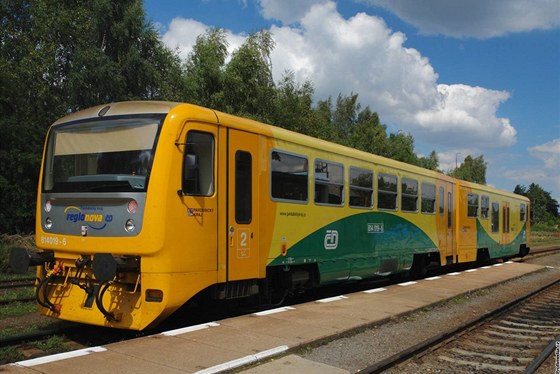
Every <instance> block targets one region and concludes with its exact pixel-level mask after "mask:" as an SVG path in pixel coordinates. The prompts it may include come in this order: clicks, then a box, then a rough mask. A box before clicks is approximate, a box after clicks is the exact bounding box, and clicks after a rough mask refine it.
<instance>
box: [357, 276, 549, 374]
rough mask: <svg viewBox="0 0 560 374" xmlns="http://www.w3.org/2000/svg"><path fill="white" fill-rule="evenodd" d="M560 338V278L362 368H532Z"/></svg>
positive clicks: (490, 370)
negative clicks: (456, 326)
mask: <svg viewBox="0 0 560 374" xmlns="http://www.w3.org/2000/svg"><path fill="white" fill-rule="evenodd" d="M557 341H560V280H556V281H554V282H552V283H550V284H548V285H546V286H544V287H542V288H540V289H538V290H536V291H534V292H531V293H530V294H529V295H526V296H523V297H521V298H519V299H517V300H514V301H512V302H511V303H508V304H506V305H504V306H503V307H501V308H498V309H496V310H494V311H490V312H488V313H486V314H485V315H483V316H482V317H480V318H477V319H475V320H472V321H470V322H468V323H466V324H464V325H462V326H460V327H458V328H455V329H452V330H449V331H447V332H445V333H443V334H441V335H439V336H437V337H434V338H433V339H429V340H427V341H425V342H422V343H420V344H418V345H416V346H414V347H411V348H409V349H407V350H405V351H402V352H400V353H398V354H396V355H394V356H392V357H389V358H388V359H386V360H384V361H382V362H379V363H377V364H375V365H372V366H370V367H368V368H366V369H364V370H362V371H361V373H379V372H382V371H386V370H388V371H389V372H390V373H391V372H394V373H397V372H452V373H473V372H484V373H503V372H520V373H523V372H525V373H532V372H534V371H535V370H536V369H537V368H538V367H539V365H540V364H541V363H542V362H543V361H544V360H545V359H546V358H547V357H548V355H550V353H551V352H552V350H553V348H554V346H555V342H557Z"/></svg>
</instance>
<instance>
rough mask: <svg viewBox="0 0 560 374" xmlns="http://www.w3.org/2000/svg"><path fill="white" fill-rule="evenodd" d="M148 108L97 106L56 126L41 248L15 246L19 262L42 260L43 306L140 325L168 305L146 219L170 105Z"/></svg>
mask: <svg viewBox="0 0 560 374" xmlns="http://www.w3.org/2000/svg"><path fill="white" fill-rule="evenodd" d="M148 107H149V108H146V107H143V110H144V112H145V111H146V110H147V109H149V110H148V112H147V113H144V114H141V113H137V112H135V111H134V108H131V107H127V108H126V110H122V109H123V108H122V107H121V108H120V109H119V106H118V104H117V105H113V106H112V107H109V106H107V107H98V108H93V109H91V110H88V111H86V112H79V113H78V114H77V115H70V116H69V117H67V118H64V119H62V120H60V121H58V122H57V123H55V124H54V125H53V126H52V127H51V129H50V131H49V135H48V138H47V142H46V146H45V150H44V157H43V166H42V171H41V180H40V182H39V191H38V199H37V217H36V220H37V223H36V244H37V247H38V248H39V249H40V251H39V252H28V251H26V250H24V249H15V250H13V251H12V253H11V264H12V268H13V269H14V270H15V271H19V272H25V271H27V269H28V267H29V266H37V277H38V281H37V284H36V288H35V289H36V299H37V302H38V304H39V305H40V308H39V309H40V312H41V314H44V315H47V316H51V317H55V318H60V319H64V320H69V321H77V322H81V323H88V324H93V325H100V326H110V327H116V328H126V329H134V330H141V329H144V328H145V327H147V326H149V325H150V324H152V323H153V322H154V321H155V320H157V319H158V318H159V317H160V316H162V314H165V308H166V306H165V303H164V302H163V294H164V292H165V289H164V287H161V285H158V284H157V282H153V281H151V280H150V278H149V277H145V276H143V268H145V267H146V265H147V263H148V262H149V259H150V257H154V256H155V255H156V254H157V252H158V251H159V250H160V248H161V243H160V241H161V240H160V239H158V238H159V237H160V236H161V235H158V232H157V230H158V229H157V227H154V228H150V227H147V225H145V224H144V222H145V220H144V218H145V215H146V214H147V211H148V210H149V209H150V208H147V206H148V204H150V203H151V204H152V206H154V205H157V199H152V201H150V199H149V198H148V194H147V191H148V186H149V185H150V184H154V183H156V181H154V180H150V177H151V170H152V164H153V160H154V156H155V151H156V147H157V140H158V136H159V134H160V131H161V128H162V124H163V121H164V119H165V116H166V113H167V112H168V111H169V109H170V108H169V106H166V105H163V104H162V105H159V106H158V105H155V104H154V105H151V106H150V105H149V106H148ZM107 112H109V113H107ZM151 209H152V210H157V209H154V207H152V208H151ZM154 284H155V286H152V285H154Z"/></svg>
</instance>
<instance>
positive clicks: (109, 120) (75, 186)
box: [41, 113, 167, 193]
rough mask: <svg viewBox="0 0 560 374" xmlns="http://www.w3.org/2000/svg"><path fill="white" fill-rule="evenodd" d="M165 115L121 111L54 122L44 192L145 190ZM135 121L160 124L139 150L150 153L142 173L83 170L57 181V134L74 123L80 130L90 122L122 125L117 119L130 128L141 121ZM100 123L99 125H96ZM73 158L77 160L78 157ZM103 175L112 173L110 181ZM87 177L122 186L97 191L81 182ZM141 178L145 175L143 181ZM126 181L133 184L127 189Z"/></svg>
mask: <svg viewBox="0 0 560 374" xmlns="http://www.w3.org/2000/svg"><path fill="white" fill-rule="evenodd" d="M166 115H167V114H166V113H154V114H130V115H118V116H108V117H103V118H86V119H81V120H77V121H71V122H66V123H62V124H57V125H53V126H52V127H51V128H50V130H49V133H48V136H47V141H46V149H45V156H44V159H43V176H42V180H41V192H42V193H61V192H71V193H89V192H146V191H147V189H148V185H149V179H150V175H151V168H152V166H153V159H154V155H155V153H156V148H157V144H158V140H159V135H160V133H161V128H162V125H163V122H164V121H165V117H166ZM134 121H138V122H145V124H150V122H153V124H155V125H156V126H157V129H156V131H155V134H154V136H153V142H152V145H151V148H146V149H142V150H140V149H138V150H137V151H138V152H141V151H142V152H145V153H149V156H150V157H148V158H147V159H148V161H147V162H146V163H145V165H142V167H143V169H142V174H138V175H135V174H134V173H130V175H129V176H125V175H124V174H122V173H93V174H90V175H91V178H85V176H84V174H77V173H74V174H77V175H74V176H70V177H72V178H74V179H75V180H74V181H71V182H68V179H67V180H66V181H64V182H57V181H56V176H55V170H54V169H55V168H56V166H55V165H54V162H55V160H54V157H55V156H56V154H55V152H56V151H55V149H56V145H55V144H56V139H57V137H58V134H61V133H64V132H68V130H69V129H72V128H73V127H76V128H77V129H79V130H81V127H83V128H84V129H85V128H87V127H88V125H89V127H91V129H97V128H99V129H103V128H110V127H119V126H118V125H116V123H118V122H121V123H122V124H121V126H123V127H128V126H130V128H133V127H134V126H135V125H138V123H136V124H135V123H134ZM97 124H99V125H98V126H97ZM131 151H132V150H131ZM88 154H89V153H88ZM88 154H85V153H84V154H79V153H78V154H73V153H68V154H67V156H80V155H84V156H85V155H88ZM98 154H102V153H98ZM91 155H94V156H95V154H93V153H91ZM88 157H89V156H88ZM96 157H98V156H96ZM74 162H76V163H77V161H74ZM103 176H112V177H110V178H109V180H108V181H104V180H103ZM84 179H88V180H89V183H90V184H94V183H101V182H103V183H105V184H107V182H108V183H109V184H110V183H119V186H118V187H117V186H116V185H115V188H111V186H110V185H109V186H108V187H107V188H103V189H98V190H97V189H96V190H95V191H91V190H87V189H86V186H85V184H84V183H86V182H82V180H84ZM140 179H142V181H141V182H140ZM123 181H127V182H128V183H129V185H130V188H128V189H127V188H124V187H123V185H122V184H123ZM136 182H138V183H137V184H135V185H134V186H132V183H136ZM57 183H58V184H59V186H56V184H57ZM61 183H64V186H63V187H61V186H60V184H61Z"/></svg>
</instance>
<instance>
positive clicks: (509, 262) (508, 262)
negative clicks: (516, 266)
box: [506, 260, 514, 264]
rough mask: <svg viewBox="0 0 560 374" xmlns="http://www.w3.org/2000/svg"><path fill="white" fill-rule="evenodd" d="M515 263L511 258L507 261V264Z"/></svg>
mask: <svg viewBox="0 0 560 374" xmlns="http://www.w3.org/2000/svg"><path fill="white" fill-rule="evenodd" d="M513 263H514V262H513V261H511V260H509V261H507V262H506V264H513Z"/></svg>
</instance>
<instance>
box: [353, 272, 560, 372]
mask: <svg viewBox="0 0 560 374" xmlns="http://www.w3.org/2000/svg"><path fill="white" fill-rule="evenodd" d="M557 283H560V279H557V280H554V281H552V282H550V283H548V284H545V285H544V286H541V287H539V288H537V289H536V290H533V291H531V292H529V293H527V294H525V295H523V296H520V297H518V298H516V299H515V300H513V301H510V302H509V303H507V304H504V305H502V306H501V307H498V308H496V309H494V310H491V311H488V312H486V313H484V314H482V315H481V316H479V317H476V318H473V319H472V320H470V321H467V322H465V323H462V324H461V325H459V326H456V327H453V328H451V329H448V330H447V331H444V332H443V333H440V334H438V335H436V336H433V337H431V338H429V339H426V340H424V341H423V342H420V343H418V344H416V345H413V346H412V347H409V348H407V349H405V350H403V351H401V352H399V353H396V354H394V355H392V356H390V357H388V358H386V359H384V360H381V361H379V362H377V363H375V364H373V365H370V366H368V367H366V368H364V369H362V370H360V371H358V373H360V374H370V373H381V372H383V371H385V370H387V369H389V368H392V367H394V366H396V365H398V364H400V363H401V362H404V361H406V360H408V359H410V358H412V357H414V356H416V355H419V354H420V353H422V352H424V351H426V350H428V349H429V348H431V347H434V346H436V345H438V344H440V343H443V342H445V341H446V340H448V339H451V338H453V337H454V336H456V335H459V334H460V333H462V332H464V331H467V330H469V329H471V328H474V327H477V326H478V325H481V324H482V323H484V322H486V321H487V320H489V319H492V318H494V317H497V316H499V315H501V314H504V313H505V312H507V311H509V310H511V309H513V308H514V307H515V306H517V305H518V304H520V303H522V302H523V301H525V300H527V299H529V298H531V297H533V296H535V295H537V294H538V293H540V292H542V291H544V290H546V289H548V288H550V287H552V286H554V285H555V284H557Z"/></svg>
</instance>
